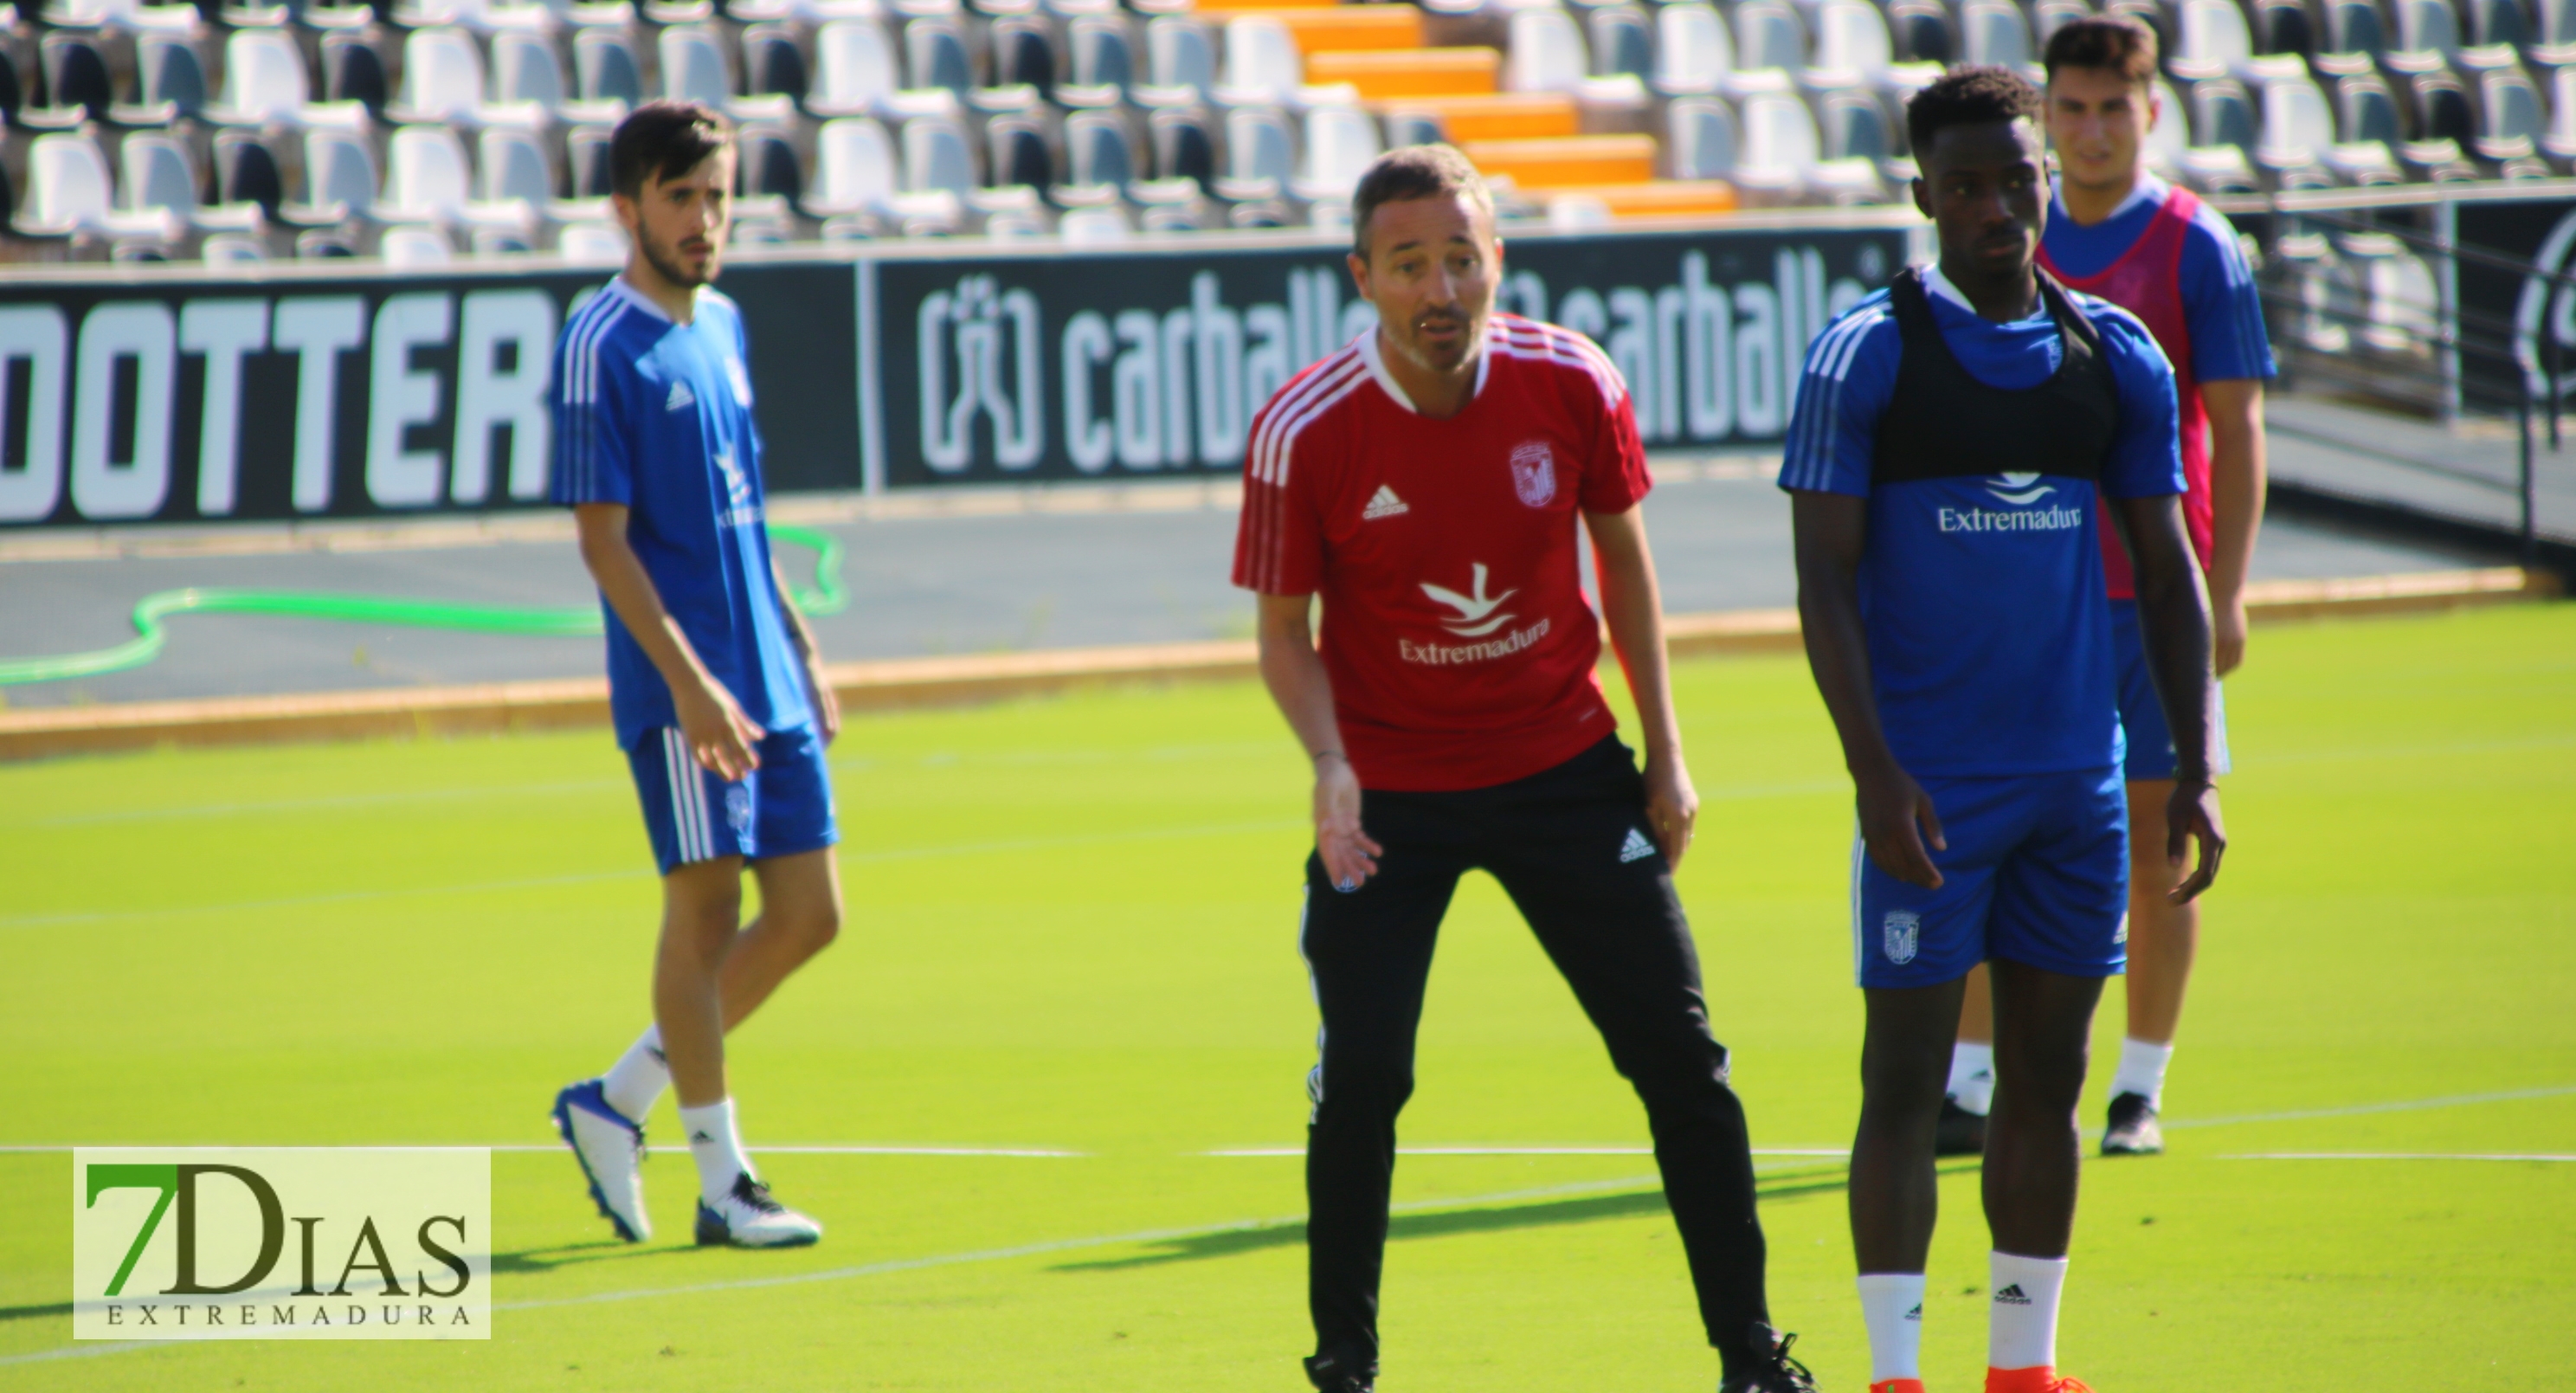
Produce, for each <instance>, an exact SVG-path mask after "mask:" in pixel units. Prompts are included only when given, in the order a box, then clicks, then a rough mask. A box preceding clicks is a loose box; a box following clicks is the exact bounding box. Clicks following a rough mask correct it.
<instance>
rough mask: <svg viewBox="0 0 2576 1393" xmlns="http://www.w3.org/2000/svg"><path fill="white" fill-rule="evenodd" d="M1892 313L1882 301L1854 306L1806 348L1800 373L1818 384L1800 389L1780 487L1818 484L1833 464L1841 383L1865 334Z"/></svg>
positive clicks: (1888, 321)
mask: <svg viewBox="0 0 2576 1393" xmlns="http://www.w3.org/2000/svg"><path fill="white" fill-rule="evenodd" d="M1894 318H1895V316H1894V314H1893V312H1892V311H1891V310H1890V309H1889V308H1888V307H1887V306H1886V305H1884V304H1880V305H1873V306H1871V307H1870V308H1868V309H1865V310H1858V311H1854V312H1853V313H1852V314H1851V315H1850V316H1849V317H1848V318H1846V319H1844V320H1842V321H1841V322H1840V323H1838V324H1835V325H1833V326H1832V327H1831V328H1828V329H1827V330H1825V332H1824V334H1823V335H1822V336H1821V337H1819V338H1818V339H1817V340H1816V342H1815V344H1814V345H1813V346H1812V347H1810V348H1809V349H1808V350H1807V367H1806V370H1805V372H1804V373H1803V374H1801V376H1802V377H1803V378H1804V379H1805V381H1806V382H1807V383H1809V384H1813V385H1814V386H1815V387H1819V388H1821V389H1822V395H1821V396H1819V395H1818V393H1817V392H1815V391H1812V390H1810V391H1801V392H1800V393H1799V397H1798V400H1799V404H1800V405H1801V406H1803V407H1805V408H1807V409H1806V410H1803V411H1800V412H1799V413H1798V414H1797V417H1796V419H1794V420H1793V421H1792V422H1791V429H1790V438H1789V449H1788V450H1787V451H1786V452H1785V453H1784V455H1783V458H1782V459H1781V462H1780V486H1781V487H1782V488H1792V489H1818V488H1822V487H1823V486H1824V484H1825V482H1826V479H1827V478H1828V477H1829V476H1830V473H1831V470H1832V467H1833V447H1834V435H1835V432H1836V431H1837V430H1838V429H1839V427H1840V425H1841V421H1842V399H1843V385H1844V383H1845V382H1847V381H1848V380H1849V379H1850V377H1851V368H1852V363H1853V362H1854V361H1855V360H1856V359H1858V358H1859V357H1860V351H1861V348H1862V346H1863V345H1864V344H1866V343H1867V342H1868V341H1869V336H1870V335H1871V334H1872V333H1873V332H1875V331H1877V330H1878V329H1879V328H1880V327H1881V326H1884V325H1888V324H1892V323H1893V322H1894Z"/></svg>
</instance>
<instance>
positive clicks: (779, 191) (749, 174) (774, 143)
mask: <svg viewBox="0 0 2576 1393" xmlns="http://www.w3.org/2000/svg"><path fill="white" fill-rule="evenodd" d="M735 139H736V142H737V144H736V146H735V148H736V150H737V151H738V152H739V154H738V155H737V158H738V159H739V160H740V164H739V165H738V166H737V169H736V173H735V176H734V177H735V180H736V182H737V183H739V184H740V185H741V192H742V194H743V196H744V197H746V198H783V199H785V200H787V203H788V205H789V206H791V207H793V206H795V205H796V204H798V203H799V202H801V201H802V200H803V199H804V197H805V166H804V165H803V164H802V163H801V162H799V161H798V160H797V158H796V145H795V142H794V141H793V140H791V139H790V138H789V137H788V134H787V132H786V131H784V130H782V129H780V128H779V127H777V126H773V125H765V124H764V125H746V126H744V127H743V128H742V130H741V132H740V133H739V134H738V135H737V136H736V137H735Z"/></svg>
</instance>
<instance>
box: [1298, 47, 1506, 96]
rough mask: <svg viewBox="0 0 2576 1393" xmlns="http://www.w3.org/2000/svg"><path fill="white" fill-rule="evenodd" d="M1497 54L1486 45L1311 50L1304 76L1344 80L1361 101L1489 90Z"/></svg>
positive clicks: (1319, 81) (1497, 66)
mask: <svg viewBox="0 0 2576 1393" xmlns="http://www.w3.org/2000/svg"><path fill="white" fill-rule="evenodd" d="M1502 57H1503V56H1502V55H1501V54H1500V53H1497V52H1496V51H1494V50H1493V49H1490V48H1405V49H1382V50H1374V51H1371V50H1362V51H1359V52H1351V53H1317V54H1312V55H1309V56H1308V58H1307V59H1306V80H1307V81H1308V82H1312V83H1317V84H1324V83H1335V82H1347V83H1349V84H1350V85H1352V86H1353V87H1356V88H1358V89H1359V94H1360V98H1361V100H1363V101H1385V100H1388V99H1390V98H1394V97H1447V96H1459V95H1464V94H1468V93H1475V92H1491V91H1493V90H1495V88H1496V87H1497V86H1498V85H1499V84H1498V83H1497V82H1496V80H1495V79H1496V76H1497V75H1498V74H1499V72H1500V71H1501V69H1502Z"/></svg>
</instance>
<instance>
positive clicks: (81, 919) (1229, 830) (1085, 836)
mask: <svg viewBox="0 0 2576 1393" xmlns="http://www.w3.org/2000/svg"><path fill="white" fill-rule="evenodd" d="M1305 826H1306V824H1305V823H1304V822H1302V821H1288V820H1285V819H1276V820H1272V821H1267V822H1232V823H1218V824H1216V825H1213V826H1198V827H1157V828H1149V829H1145V830H1142V831H1135V832H1082V833H1075V834H1073V835H1070V836H1062V837H1019V838H1014V839H1011V840H1009V841H992V842H956V843H952V844H950V845H947V846H916V847H896V848H891V849H889V850H885V851H849V850H844V851H843V852H842V853H841V854H840V858H839V859H840V863H841V864H842V865H844V866H871V865H882V864H886V863H889V862H898V861H927V860H933V859H936V858H939V857H944V856H998V855H1007V854H1010V853H1014V852H1023V851H1054V850H1060V849H1063V848H1067V847H1078V846H1107V845H1113V844H1116V843H1120V842H1152V841H1178V840H1184V839H1189V838H1197V837H1233V836H1250V835H1252V834H1255V833H1268V832H1287V831H1298V830H1302V829H1303V828H1304V827H1305ZM652 875H653V873H652V871H651V870H650V869H648V868H645V867H640V866H639V867H635V868H633V869H630V870H623V871H590V872H586V873H583V874H578V875H557V876H534V877H529V878H526V879H520V880H489V881H481V882H477V883H474V884H468V885H414V886H405V887H402V888H399V889H389V890H345V891H341V892H339V893H337V894H329V895H299V896H292V897H288V898H283V899H274V900H237V901H234V902H233V903H230V904H208V905H167V906H163V907H161V908H157V909H114V910H98V911H94V912H87V913H73V914H31V915H22V916H18V917H15V918H7V919H0V929H33V928H44V927H49V926H52V925H57V924H95V923H105V922H110V921H117V920H133V919H165V918H170V917H173V916H178V915H188V914H231V913H239V912H244V911H249V910H267V909H296V908H304V907H308V906H313V905H331V904H353V903H359V902H363V901H370V900H396V899H408V898H411V897H414V896H425V895H478V894H498V893H502V892H505V891H510V890H541V889H552V888H555V887H558V886H565V885H594V884H598V883H601V882H604V881H612V880H650V879H652Z"/></svg>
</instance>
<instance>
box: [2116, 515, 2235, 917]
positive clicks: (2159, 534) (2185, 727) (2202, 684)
mask: <svg viewBox="0 0 2576 1393" xmlns="http://www.w3.org/2000/svg"><path fill="white" fill-rule="evenodd" d="M2117 508H2118V512H2117V514H2116V516H2117V517H2118V518H2119V519H2120V527H2121V532H2122V533H2123V535H2124V536H2125V537H2126V539H2127V541H2128V544H2129V557H2130V560H2131V562H2132V563H2133V564H2134V566H2135V567H2136V570H2137V575H2138V616H2139V620H2140V624H2139V628H2140V630H2141V631H2142V633H2143V636H2144V637H2145V639H2146V646H2147V663H2148V667H2149V669H2150V671H2151V673H2152V674H2153V676H2154V677H2155V683H2156V697H2157V699H2158V700H2159V701H2161V702H2162V703H2163V704H2164V709H2165V720H2166V722H2167V724H2169V725H2170V726H2171V727H2172V729H2173V737H2174V755H2175V761H2174V792H2173V798H2172V800H2171V801H2170V802H2168V803H2167V804H2166V805H2165V858H2166V859H2167V860H2169V861H2172V862H2174V863H2175V864H2177V865H2179V864H2180V863H2181V862H2182V860H2183V858H2184V856H2185V855H2186V854H2187V853H2188V851H2189V850H2190V844H2191V843H2192V842H2195V841H2196V842H2198V843H2199V844H2200V861H2199V864H2198V865H2197V866H2195V867H2193V869H2192V873H2191V874H2190V875H2189V876H2188V877H2186V878H2185V879H2184V880H2183V882H2182V884H2180V885H2178V886H2175V887H2174V889H2173V892H2172V894H2171V895H2169V896H2168V897H2167V898H2169V899H2171V900H2172V901H2173V902H2174V903H2176V904H2185V903H2188V902H2189V901H2190V900H2192V899H2193V898H2194V897H2195V896H2197V895H2199V894H2200V892H2201V891H2203V890H2206V889H2208V888H2209V886H2210V883H2211V882H2212V881H2215V880H2216V879H2218V862H2219V858H2220V857H2221V856H2222V855H2223V854H2225V852H2226V850H2227V833H2226V831H2225V828H2224V825H2223V824H2222V823H2221V822H2220V820H2219V816H2218V787H2217V785H2216V784H2215V783H2213V782H2212V775H2211V773H2210V771H2211V769H2212V768H2213V767H2214V766H2215V763H2216V761H2215V757H2214V754H2213V752H2214V750H2215V748H2216V745H2215V735H2216V730H2215V723H2214V722H2213V721H2211V719H2210V710H2211V708H2212V706H2213V696H2212V694H2213V692H2214V691H2215V690H2216V688H2217V685H2218V679H2217V675H2216V674H2215V673H2214V672H2213V671H2212V670H2211V667H2210V624H2209V597H2208V595H2207V594H2206V593H2205V592H2204V591H2203V590H2202V589H2201V578H2200V567H2199V565H2198V564H2197V563H2196V562H2195V560H2194V558H2193V557H2192V554H2191V541H2190V539H2189V537H2188V536H2186V535H2185V533H2184V531H2183V521H2182V501H2181V499H2180V498H2179V497H2177V496H2175V495H2171V494H2167V495H2163V496H2160V497H2153V498H2126V499H2120V500H2118V501H2117Z"/></svg>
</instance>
